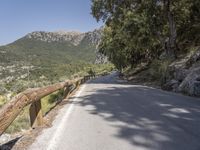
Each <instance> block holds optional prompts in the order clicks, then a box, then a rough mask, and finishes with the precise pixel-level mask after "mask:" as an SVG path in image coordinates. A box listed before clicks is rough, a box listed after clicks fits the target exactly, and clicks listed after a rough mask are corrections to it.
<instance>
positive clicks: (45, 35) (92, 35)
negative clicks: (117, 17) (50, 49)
mask: <svg viewBox="0 0 200 150" xmlns="http://www.w3.org/2000/svg"><path fill="white" fill-rule="evenodd" d="M101 33H102V29H96V30H94V31H91V32H86V33H82V32H77V31H65V30H60V31H55V32H44V31H35V32H32V33H29V34H27V35H26V36H25V38H28V39H35V40H39V41H43V42H48V43H50V42H70V43H72V44H73V45H75V46H77V45H79V44H80V43H81V41H82V40H83V39H86V40H88V41H90V43H92V44H98V43H99V41H100V39H101Z"/></svg>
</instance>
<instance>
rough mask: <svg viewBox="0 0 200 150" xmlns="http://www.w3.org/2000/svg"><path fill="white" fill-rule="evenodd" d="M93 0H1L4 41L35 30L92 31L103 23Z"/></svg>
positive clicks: (0, 33)
mask: <svg viewBox="0 0 200 150" xmlns="http://www.w3.org/2000/svg"><path fill="white" fill-rule="evenodd" d="M90 5H91V0H0V45H5V44H8V43H11V42H13V41H15V40H17V39H19V38H21V37H23V36H24V35H26V34H27V33H30V32H33V31H58V30H67V31H81V32H86V31H91V30H94V29H95V28H98V27H100V26H102V25H103V23H102V22H100V23H97V22H96V20H95V19H94V18H93V17H92V15H91V14H90V12H91V10H90Z"/></svg>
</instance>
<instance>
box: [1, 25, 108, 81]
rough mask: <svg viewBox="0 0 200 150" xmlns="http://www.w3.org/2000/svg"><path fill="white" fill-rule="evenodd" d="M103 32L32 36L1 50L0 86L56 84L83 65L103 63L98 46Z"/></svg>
mask: <svg viewBox="0 0 200 150" xmlns="http://www.w3.org/2000/svg"><path fill="white" fill-rule="evenodd" d="M101 33H102V28H100V29H96V30H94V31H91V32H86V33H81V32H67V31H56V32H44V31H37V32H32V33H29V34H27V35H25V36H24V37H22V38H21V39H18V40H16V41H15V42H13V43H11V44H8V45H5V46H1V47H0V84H1V83H2V84H3V83H10V82H13V81H14V80H21V79H27V78H29V79H30V80H33V79H35V80H36V79H37V78H39V77H40V78H48V80H49V79H50V80H51V79H52V80H59V79H60V78H61V77H62V76H65V75H71V74H74V73H75V72H77V71H79V70H81V69H82V68H83V67H84V66H86V64H94V63H95V62H96V63H102V61H105V59H104V57H102V56H99V53H98V50H97V45H98V43H99V42H100V39H101Z"/></svg>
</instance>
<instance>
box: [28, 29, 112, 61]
mask: <svg viewBox="0 0 200 150" xmlns="http://www.w3.org/2000/svg"><path fill="white" fill-rule="evenodd" d="M102 30H103V28H100V29H95V30H94V31H90V32H86V33H81V32H75V31H71V32H67V31H57V32H44V31H36V32H32V33H29V34H27V35H26V36H25V38H27V39H34V40H39V41H43V42H47V43H51V42H60V43H62V42H69V43H71V44H72V45H74V46H78V45H79V44H80V43H81V42H83V41H87V43H88V44H90V45H94V46H95V47H96V50H95V53H96V59H95V63H96V64H101V63H106V62H107V61H108V60H107V58H106V57H105V56H103V55H102V54H100V53H99V52H98V48H97V45H98V44H99V42H100V40H101V35H102Z"/></svg>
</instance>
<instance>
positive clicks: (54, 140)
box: [47, 84, 86, 150]
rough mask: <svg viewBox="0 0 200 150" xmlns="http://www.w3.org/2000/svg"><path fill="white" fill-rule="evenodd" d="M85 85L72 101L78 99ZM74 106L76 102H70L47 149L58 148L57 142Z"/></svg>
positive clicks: (53, 149)
mask: <svg viewBox="0 0 200 150" xmlns="http://www.w3.org/2000/svg"><path fill="white" fill-rule="evenodd" d="M85 86H86V84H84V85H82V87H81V88H80V90H79V91H78V93H76V95H75V99H73V100H72V101H77V99H78V97H79V96H80V95H81V93H82V91H83V90H84V88H85ZM73 108H74V103H72V104H70V106H69V108H68V109H67V111H66V112H65V116H64V117H63V119H62V121H61V122H60V124H59V126H58V127H57V130H56V131H55V134H54V135H53V137H52V139H51V140H50V141H49V144H48V145H49V146H48V147H47V150H55V149H56V147H57V142H58V141H59V139H60V136H61V135H62V134H63V132H62V131H63V129H64V128H65V126H66V123H67V120H68V118H69V116H70V114H71V113H72V111H73Z"/></svg>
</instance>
